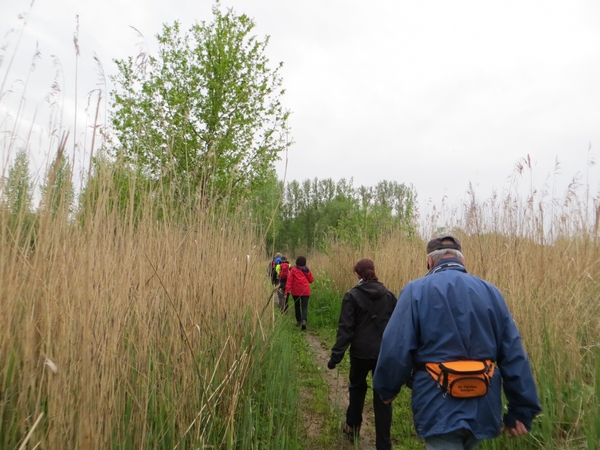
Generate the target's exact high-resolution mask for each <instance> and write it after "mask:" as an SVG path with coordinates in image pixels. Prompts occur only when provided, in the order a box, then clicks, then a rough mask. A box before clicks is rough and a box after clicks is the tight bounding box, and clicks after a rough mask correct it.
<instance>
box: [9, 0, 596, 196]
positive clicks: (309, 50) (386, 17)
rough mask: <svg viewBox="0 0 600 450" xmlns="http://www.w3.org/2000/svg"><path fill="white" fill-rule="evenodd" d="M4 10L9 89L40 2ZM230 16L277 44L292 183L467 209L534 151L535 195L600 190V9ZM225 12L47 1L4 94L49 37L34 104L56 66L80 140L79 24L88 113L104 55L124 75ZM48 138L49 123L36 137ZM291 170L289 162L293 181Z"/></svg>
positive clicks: (477, 4) (245, 0) (260, 4)
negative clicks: (406, 190)
mask: <svg viewBox="0 0 600 450" xmlns="http://www.w3.org/2000/svg"><path fill="white" fill-rule="evenodd" d="M0 3H1V10H2V13H1V14H0V36H1V38H2V39H3V41H0V44H6V43H8V48H7V50H6V53H5V57H4V61H3V64H2V66H0V83H1V82H2V80H3V77H4V75H5V73H6V70H7V67H8V64H9V61H10V58H11V55H12V53H11V49H12V48H13V47H14V45H15V42H16V37H17V36H18V33H16V32H14V33H8V34H6V33H7V32H9V30H10V29H12V28H15V29H16V30H18V29H19V26H21V25H22V21H19V20H18V19H17V17H18V14H19V13H23V12H26V11H28V10H29V5H30V3H31V0H0ZM222 5H223V6H224V7H233V8H234V10H235V11H236V12H237V13H245V14H247V15H248V16H250V17H251V18H253V19H254V20H255V22H256V28H255V34H256V35H258V36H259V37H264V36H266V35H269V36H270V43H269V46H268V47H267V55H268V57H269V59H270V60H271V61H272V62H273V66H275V64H276V63H278V62H279V61H283V62H284V68H283V71H282V76H283V83H284V87H285V89H286V91H287V92H286V95H285V96H284V98H283V103H284V105H285V106H286V108H288V109H289V110H291V111H292V116H291V119H290V127H291V134H290V137H291V138H292V139H293V140H294V141H295V143H294V145H293V146H292V148H291V150H290V152H289V162H288V169H287V180H288V181H289V180H292V179H297V180H304V179H306V178H314V177H317V178H319V179H323V178H333V179H334V180H339V179H341V178H351V177H353V178H354V184H355V185H356V186H358V185H361V184H364V185H375V184H376V183H377V182H379V181H381V180H395V181H398V182H402V183H406V184H408V185H412V186H413V187H414V188H415V190H416V191H417V193H418V196H419V198H420V200H421V202H422V204H423V203H425V202H426V201H427V200H429V199H431V200H432V201H433V202H439V201H441V199H442V198H443V197H444V196H446V197H447V198H448V201H449V202H450V203H455V202H459V201H460V200H462V199H463V198H464V197H465V194H466V191H467V188H468V186H469V183H472V184H473V185H474V186H475V189H476V191H477V192H478V194H479V195H480V196H481V197H482V198H487V197H489V196H490V195H491V192H492V190H493V189H496V190H498V191H500V190H501V189H503V188H505V187H506V186H507V180H508V179H509V177H510V175H511V174H512V173H513V169H514V167H515V164H516V163H517V162H518V161H519V159H521V158H524V157H526V156H527V155H530V157H531V161H532V162H533V164H534V176H535V180H534V184H535V186H536V187H538V188H541V187H542V186H543V184H544V182H545V180H546V179H547V177H549V176H550V178H548V180H549V182H552V180H554V182H555V183H556V185H555V187H558V189H559V190H563V189H564V188H565V187H566V185H567V184H568V183H569V181H570V180H571V179H572V178H573V177H574V176H575V175H576V174H578V173H579V174H580V175H581V176H583V177H584V178H585V179H589V182H590V187H591V189H592V191H593V192H598V191H599V190H600V173H599V171H600V168H598V167H593V168H588V160H589V159H590V158H593V159H597V155H598V152H599V151H600V2H599V1H598V0H564V1H553V0H531V1H529V0H517V1H513V0H504V1H502V2H500V1H481V0H469V1H460V0H453V1H448V0H435V1H419V2H416V1H405V0H385V1H378V0H374V1H372V2H365V1H354V0H333V1H330V0H318V1H317V0H303V1H295V2H292V1H284V0H229V1H226V0H223V1H222ZM211 6H212V2H210V1H205V0H195V1H191V0H171V1H168V2H165V1H162V0H161V1H159V0H104V1H102V2H98V1H95V2H92V1H88V0H79V1H77V0H35V2H34V4H33V7H32V8H31V10H30V11H31V12H30V15H29V16H28V19H27V26H26V28H25V32H24V34H23V37H22V39H21V42H20V43H19V50H18V52H17V57H16V59H15V62H14V63H13V66H12V67H11V69H10V73H9V77H8V81H7V84H6V85H5V87H4V89H5V91H6V89H7V88H8V86H13V87H14V89H15V91H18V89H19V87H18V86H19V85H18V83H17V84H14V79H16V78H19V77H21V79H23V80H25V78H26V77H27V74H28V73H29V72H28V70H27V67H28V66H29V64H30V62H31V58H32V56H33V54H34V52H35V48H36V41H37V42H38V47H39V50H40V51H41V58H40V59H39V60H38V61H37V62H36V71H35V72H34V73H33V74H30V75H29V76H30V79H29V81H28V86H27V94H26V99H27V106H28V107H29V108H32V105H39V106H38V113H37V116H36V119H37V118H38V117H42V116H43V110H44V108H45V109H46V110H47V109H48V106H47V104H44V103H43V102H42V99H43V98H44V96H46V95H47V94H48V93H49V92H50V86H51V84H52V79H53V77H54V73H55V72H56V66H54V65H53V57H52V56H51V55H56V56H58V57H59V59H60V64H61V66H60V67H62V73H63V75H61V77H60V80H59V81H60V83H61V85H62V90H63V95H64V98H63V100H62V101H63V104H64V110H65V119H64V122H65V123H64V127H65V129H67V130H69V131H71V133H73V131H74V130H73V128H74V126H73V125H72V123H73V122H72V120H69V119H68V117H69V115H70V114H71V113H72V111H73V110H74V105H75V100H74V99H75V80H74V78H75V77H74V74H75V73H76V72H75V69H74V67H75V54H74V45H73V35H74V33H75V30H76V23H77V22H76V18H75V17H76V15H79V47H80V52H81V56H80V58H79V60H78V64H79V67H78V71H77V73H78V83H77V92H78V94H79V95H78V100H77V101H78V109H80V110H82V109H84V108H85V106H86V103H87V102H88V100H87V99H88V97H87V94H88V93H89V92H90V91H92V90H93V89H96V88H98V87H99V86H98V82H99V76H98V74H97V70H96V63H95V62H94V59H93V57H94V55H97V57H98V59H99V60H100V61H101V63H102V66H103V69H104V72H105V73H106V74H107V75H108V74H114V73H115V71H116V68H115V65H114V63H113V60H114V59H121V58H125V57H127V56H135V55H137V53H138V51H139V45H140V44H141V43H144V45H145V46H147V48H149V50H150V51H151V52H155V51H156V48H157V45H156V40H155V35H156V34H157V33H158V32H160V30H161V25H162V24H163V23H172V22H173V21H175V20H179V21H180V22H181V23H182V26H183V27H184V29H187V28H188V27H189V26H190V25H191V24H192V23H194V22H196V21H202V20H207V21H210V20H211V17H212V15H211ZM131 27H135V28H136V29H137V30H139V32H141V33H142V34H143V36H144V38H145V42H144V41H143V40H142V39H141V38H140V37H139V35H138V34H137V33H136V32H135V31H134V30H133V29H132V28H131ZM17 74H18V76H17ZM11 80H13V81H11ZM11 82H13V84H12V85H11V84H10V83H11ZM109 89H110V84H109ZM93 98H94V100H93V103H94V104H95V97H93ZM15 99H18V96H13V101H15ZM36 99H39V100H36ZM5 100H6V102H8V101H10V99H8V100H7V99H6V98H5ZM6 102H5V103H6ZM2 108H3V106H2V104H0V113H1V114H6V113H5V111H6V106H4V109H2ZM36 119H34V118H33V117H32V118H31V120H32V121H35V120H36ZM1 120H2V118H1V117H0V121H1ZM23 120H25V119H23ZM101 120H103V119H102V118H101ZM6 123H7V122H5V124H6ZM89 123H91V121H90V119H88V124H89ZM42 127H43V124H41V125H39V126H38V125H36V126H35V127H34V128H33V135H34V136H35V134H36V133H40V134H41V133H42ZM78 127H79V130H78V140H79V141H80V142H82V143H83V141H84V140H85V139H87V142H86V148H88V147H89V136H88V137H85V136H84V133H83V131H81V130H82V129H85V127H84V126H80V125H78ZM5 128H6V127H5V125H3V126H2V129H5ZM38 128H39V130H38ZM590 145H591V151H589V147H590ZM32 151H35V149H32ZM3 156H5V155H3ZM78 158H80V159H81V160H82V161H84V160H85V156H84V155H83V156H78ZM4 159H5V158H3V160H4ZM557 160H558V162H559V163H560V170H559V171H558V173H557V176H556V177H554V176H553V174H554V167H555V162H556V161H557ZM283 168H284V164H283V162H282V163H280V164H278V173H279V175H280V177H283V174H284V170H283ZM523 180H524V181H523V183H524V184H529V178H528V177H526V178H524V179H523Z"/></svg>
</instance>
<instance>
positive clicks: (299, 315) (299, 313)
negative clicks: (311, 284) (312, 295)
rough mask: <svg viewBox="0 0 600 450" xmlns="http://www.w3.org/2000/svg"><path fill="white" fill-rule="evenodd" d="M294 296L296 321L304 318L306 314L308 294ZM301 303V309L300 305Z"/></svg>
mask: <svg viewBox="0 0 600 450" xmlns="http://www.w3.org/2000/svg"><path fill="white" fill-rule="evenodd" d="M292 297H294V310H295V312H296V322H301V321H303V320H306V318H307V316H308V297H309V296H308V295H298V296H296V295H293V296H292ZM301 304H302V310H300V305H301Z"/></svg>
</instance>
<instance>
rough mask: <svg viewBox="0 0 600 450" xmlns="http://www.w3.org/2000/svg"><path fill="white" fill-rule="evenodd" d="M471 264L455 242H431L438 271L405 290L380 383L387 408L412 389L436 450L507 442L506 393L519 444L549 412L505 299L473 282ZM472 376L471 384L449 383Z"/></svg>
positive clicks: (430, 255) (428, 442) (419, 420)
mask: <svg viewBox="0 0 600 450" xmlns="http://www.w3.org/2000/svg"><path fill="white" fill-rule="evenodd" d="M464 261H465V260H464V256H463V254H462V252H461V244H460V242H459V241H458V239H456V238H455V237H453V236H443V237H440V238H435V239H432V240H431V241H429V243H428V244H427V267H428V269H430V270H429V272H428V273H427V275H426V276H425V277H423V278H419V279H417V280H414V281H412V282H410V283H408V284H407V285H406V286H405V288H404V289H403V290H402V292H401V294H400V298H399V299H398V305H397V307H396V309H395V311H394V313H393V314H392V318H391V319H390V322H389V323H388V326H387V328H386V330H385V332H384V334H383V340H382V343H381V352H380V354H379V360H378V362H377V367H376V369H375V374H374V376H373V387H374V389H375V391H376V392H377V393H378V394H379V395H380V396H381V398H382V399H383V401H384V402H386V403H389V402H391V401H392V400H393V399H394V398H395V397H396V395H398V392H399V391H400V388H401V387H402V386H403V385H406V384H409V385H410V383H412V409H413V416H414V425H415V429H416V431H417V435H418V436H419V437H420V438H422V439H424V440H425V446H426V448H427V449H428V450H440V449H444V450H462V449H468V450H472V449H475V448H477V447H478V446H479V444H480V443H481V441H482V440H484V439H490V438H495V437H497V436H498V435H500V433H501V430H502V396H501V390H502V389H503V390H504V394H505V396H506V399H507V401H508V409H507V410H506V414H504V428H505V430H507V431H508V433H509V435H510V436H511V437H516V436H521V435H524V434H527V433H528V432H529V431H530V430H531V424H532V421H533V419H534V417H535V416H536V415H538V414H539V413H540V412H541V408H540V404H539V400H538V395H537V390H536V387H535V383H534V379H533V375H532V372H531V368H530V366H529V361H528V359H527V355H526V353H525V351H524V350H523V346H522V344H521V337H520V335H519V331H518V330H517V327H516V325H515V322H514V320H513V318H512V316H511V314H510V312H509V310H508V307H507V305H506V303H505V301H504V298H503V297H502V294H501V293H500V291H499V290H498V289H497V288H496V287H495V286H494V285H492V284H491V283H488V282H486V281H484V280H482V279H480V278H477V277H475V276H473V275H470V274H468V273H467V270H466V269H465V265H464ZM448 367H450V368H451V369H453V370H451V372H454V373H449V372H450V371H448V370H447V368H448ZM476 369H477V372H479V373H478V374H477V375H475V374H474V373H475V371H476ZM465 370H467V371H468V372H469V373H468V375H466V381H467V382H460V381H457V382H455V383H446V379H447V378H446V377H450V378H453V377H455V376H456V372H461V371H462V372H464V371H465ZM448 373H449V374H448ZM459 375H460V374H459Z"/></svg>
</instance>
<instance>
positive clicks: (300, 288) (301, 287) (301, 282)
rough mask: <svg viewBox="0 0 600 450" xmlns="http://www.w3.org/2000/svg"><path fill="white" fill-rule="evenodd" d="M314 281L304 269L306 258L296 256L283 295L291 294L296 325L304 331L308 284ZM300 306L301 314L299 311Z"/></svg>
mask: <svg viewBox="0 0 600 450" xmlns="http://www.w3.org/2000/svg"><path fill="white" fill-rule="evenodd" d="M313 281H315V279H314V278H313V275H312V272H311V271H310V269H309V268H308V267H306V257H304V256H298V257H297V258H296V265H295V266H294V267H292V268H291V270H290V273H289V275H288V279H287V283H286V285H285V295H287V294H288V293H289V292H291V293H292V297H293V298H294V309H295V311H296V325H302V329H303V330H306V316H307V315H308V298H309V297H310V283H312V282H313ZM300 304H302V312H301V311H300Z"/></svg>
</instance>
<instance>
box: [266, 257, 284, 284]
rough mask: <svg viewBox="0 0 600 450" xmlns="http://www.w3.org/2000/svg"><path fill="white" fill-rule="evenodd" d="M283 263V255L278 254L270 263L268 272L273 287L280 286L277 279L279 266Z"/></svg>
mask: <svg viewBox="0 0 600 450" xmlns="http://www.w3.org/2000/svg"><path fill="white" fill-rule="evenodd" d="M280 262H281V253H279V252H277V253H276V254H275V256H273V259H272V260H271V262H270V263H269V270H268V271H267V273H268V275H269V277H270V278H271V284H272V285H273V286H277V285H278V284H279V280H278V279H277V265H278V264H279V263H280Z"/></svg>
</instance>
